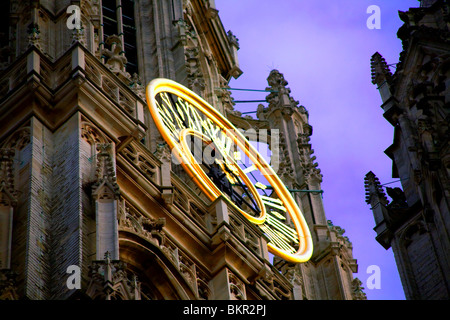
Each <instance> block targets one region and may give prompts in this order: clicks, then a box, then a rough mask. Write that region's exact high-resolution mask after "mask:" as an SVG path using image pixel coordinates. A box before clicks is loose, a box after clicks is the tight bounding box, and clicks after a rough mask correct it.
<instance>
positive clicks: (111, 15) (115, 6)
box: [102, 0, 138, 75]
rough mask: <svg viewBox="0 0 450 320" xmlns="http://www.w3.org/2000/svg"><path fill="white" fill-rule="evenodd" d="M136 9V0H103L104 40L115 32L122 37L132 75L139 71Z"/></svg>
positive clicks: (127, 67)
mask: <svg viewBox="0 0 450 320" xmlns="http://www.w3.org/2000/svg"><path fill="white" fill-rule="evenodd" d="M134 9H135V8H134V0H102V20H103V22H102V27H103V41H105V40H106V39H107V38H108V37H109V36H111V35H113V34H116V35H118V36H119V37H120V38H121V40H122V51H123V52H124V53H125V56H126V58H127V60H128V62H127V65H126V70H127V72H128V73H129V74H130V75H133V74H134V73H138V59H137V39H136V25H135V14H134Z"/></svg>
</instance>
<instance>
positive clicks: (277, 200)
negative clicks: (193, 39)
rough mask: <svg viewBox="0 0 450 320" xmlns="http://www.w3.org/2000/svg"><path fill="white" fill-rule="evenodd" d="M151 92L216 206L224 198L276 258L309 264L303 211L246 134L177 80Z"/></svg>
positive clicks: (156, 113) (173, 144)
mask: <svg viewBox="0 0 450 320" xmlns="http://www.w3.org/2000/svg"><path fill="white" fill-rule="evenodd" d="M146 93H147V102H148V105H149V109H150V112H151V114H152V117H153V119H154V121H155V124H156V126H157V127H158V129H159V131H160V133H161V135H162V137H163V138H164V140H165V141H166V142H167V144H168V145H169V147H170V148H171V150H172V153H173V155H174V156H175V159H176V160H177V161H178V162H179V163H180V164H181V165H182V166H183V168H184V169H185V170H186V172H187V173H188V174H189V175H190V177H191V178H192V180H193V181H194V182H195V183H196V184H197V185H198V186H199V188H200V189H201V190H202V191H203V192H204V193H205V195H206V196H207V197H208V198H209V199H210V200H212V201H214V200H215V199H217V198H218V197H219V196H224V197H225V198H226V199H227V200H228V202H229V203H230V204H231V205H232V206H234V208H235V209H236V210H237V211H238V212H239V213H240V214H242V215H243V216H244V217H245V218H247V219H248V220H249V221H250V222H251V223H253V224H255V225H257V226H258V227H259V228H260V229H261V231H262V232H263V233H264V234H265V235H266V236H267V237H268V239H269V243H268V249H269V251H270V252H271V253H273V254H275V255H277V256H279V257H281V258H283V259H285V260H288V261H291V262H305V261H307V260H309V258H310V257H311V255H312V239H311V235H310V231H309V229H308V226H307V224H306V222H305V220H304V217H303V215H302V213H301V211H300V209H299V208H298V206H297V204H296V203H295V201H294V199H293V198H292V196H291V195H290V193H289V191H288V190H287V189H286V187H285V186H284V184H283V183H282V181H281V180H280V179H279V177H278V176H277V175H276V173H275V172H274V171H273V169H272V168H271V166H270V165H269V164H268V163H267V162H266V161H265V160H264V158H263V157H262V156H261V155H260V154H259V153H258V152H257V151H256V149H255V148H254V147H253V146H252V145H251V144H250V143H249V141H248V140H247V139H246V138H245V137H244V136H243V135H242V133H241V132H240V131H239V130H238V129H236V128H235V127H234V126H233V125H232V124H231V123H230V122H229V121H228V120H227V119H225V118H224V117H223V116H222V115H221V114H220V113H219V112H218V111H217V110H215V109H214V108H213V107H211V106H210V105H209V104H208V103H207V102H206V101H204V100H203V99H202V98H200V97H199V96H198V95H196V94H195V93H193V92H192V91H190V90H189V89H187V88H185V87H183V86H182V85H180V84H178V83H176V82H174V81H171V80H167V79H155V80H153V81H152V82H150V84H149V85H148V86H147V92H146ZM263 182H264V183H263ZM267 184H269V185H270V186H269V187H268V186H267ZM269 190H272V191H271V192H270V193H269V192H268V191H269Z"/></svg>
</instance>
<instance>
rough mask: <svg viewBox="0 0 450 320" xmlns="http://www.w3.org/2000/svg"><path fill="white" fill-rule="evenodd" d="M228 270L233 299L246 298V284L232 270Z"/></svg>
mask: <svg viewBox="0 0 450 320" xmlns="http://www.w3.org/2000/svg"><path fill="white" fill-rule="evenodd" d="M227 272H228V285H229V288H230V296H231V300H245V299H246V293H245V284H244V283H243V282H242V281H241V280H240V279H239V278H238V277H236V276H235V275H234V274H233V273H232V272H231V271H230V270H227Z"/></svg>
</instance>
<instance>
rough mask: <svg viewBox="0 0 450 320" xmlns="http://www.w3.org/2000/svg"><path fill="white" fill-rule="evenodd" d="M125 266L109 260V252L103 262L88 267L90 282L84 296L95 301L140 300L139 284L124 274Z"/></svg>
mask: <svg viewBox="0 0 450 320" xmlns="http://www.w3.org/2000/svg"><path fill="white" fill-rule="evenodd" d="M125 269H126V264H125V263H123V262H122V261H120V260H111V255H110V253H109V252H106V253H105V259H104V260H97V261H93V262H92V264H91V265H90V266H89V278H90V282H89V285H88V288H87V290H86V294H87V295H88V296H90V297H91V298H92V299H95V300H141V292H140V283H139V282H138V281H137V277H136V276H135V275H133V276H132V277H131V279H130V278H129V276H128V273H127V272H126V270H125Z"/></svg>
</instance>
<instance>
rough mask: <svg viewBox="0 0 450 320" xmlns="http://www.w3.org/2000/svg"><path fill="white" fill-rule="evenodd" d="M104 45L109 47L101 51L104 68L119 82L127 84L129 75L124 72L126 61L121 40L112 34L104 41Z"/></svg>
mask: <svg viewBox="0 0 450 320" xmlns="http://www.w3.org/2000/svg"><path fill="white" fill-rule="evenodd" d="M105 45H107V46H109V47H110V48H109V49H108V48H105V49H103V50H102V55H103V56H104V57H105V64H106V66H107V67H108V68H109V69H110V70H111V71H112V72H113V73H114V74H116V75H117V76H118V77H119V78H120V79H121V80H124V81H127V82H128V81H129V79H130V74H129V73H128V72H126V70H125V66H126V64H127V62H128V60H127V58H126V57H125V52H124V51H123V50H122V40H121V39H120V37H119V36H117V35H115V34H113V35H110V36H109V37H108V38H107V39H106V41H105Z"/></svg>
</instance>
